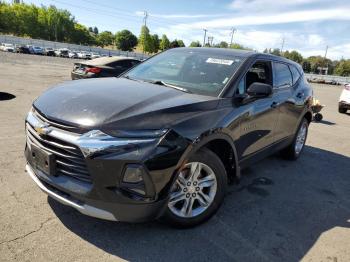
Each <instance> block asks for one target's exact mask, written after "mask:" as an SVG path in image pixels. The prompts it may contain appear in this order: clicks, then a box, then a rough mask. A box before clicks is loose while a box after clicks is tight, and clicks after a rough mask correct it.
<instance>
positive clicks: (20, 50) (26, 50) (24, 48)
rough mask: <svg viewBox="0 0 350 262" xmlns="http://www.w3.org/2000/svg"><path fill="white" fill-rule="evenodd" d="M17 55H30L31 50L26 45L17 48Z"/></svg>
mask: <svg viewBox="0 0 350 262" xmlns="http://www.w3.org/2000/svg"><path fill="white" fill-rule="evenodd" d="M16 53H22V54H30V50H29V47H28V46H25V45H22V46H17V47H16Z"/></svg>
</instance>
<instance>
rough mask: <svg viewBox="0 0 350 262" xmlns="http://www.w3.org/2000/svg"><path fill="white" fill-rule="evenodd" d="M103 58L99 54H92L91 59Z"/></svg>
mask: <svg viewBox="0 0 350 262" xmlns="http://www.w3.org/2000/svg"><path fill="white" fill-rule="evenodd" d="M100 57H101V56H100V55H99V54H98V53H91V59H95V58H100Z"/></svg>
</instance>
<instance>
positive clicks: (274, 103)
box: [271, 102, 279, 108]
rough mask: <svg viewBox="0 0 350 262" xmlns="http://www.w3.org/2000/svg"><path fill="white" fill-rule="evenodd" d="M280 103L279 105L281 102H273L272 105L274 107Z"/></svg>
mask: <svg viewBox="0 0 350 262" xmlns="http://www.w3.org/2000/svg"><path fill="white" fill-rule="evenodd" d="M278 105H279V103H277V102H273V103H272V104H271V107H272V108H276V107H278Z"/></svg>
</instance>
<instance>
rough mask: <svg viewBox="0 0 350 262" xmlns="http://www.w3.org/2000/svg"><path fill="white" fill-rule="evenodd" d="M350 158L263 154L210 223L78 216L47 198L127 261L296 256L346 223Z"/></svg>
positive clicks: (68, 222) (74, 225) (72, 223)
mask: <svg viewBox="0 0 350 262" xmlns="http://www.w3.org/2000/svg"><path fill="white" fill-rule="evenodd" d="M349 170H350V158H349V157H346V156H343V155H340V154H336V153H333V152H330V151H325V150H321V149H318V148H314V147H310V146H306V147H305V150H304V152H303V155H302V156H301V158H300V159H299V160H298V161H295V162H293V161H285V160H282V159H280V158H279V157H277V156H272V157H270V158H267V159H265V160H263V161H261V162H259V163H257V164H256V165H254V166H252V167H250V168H249V169H247V170H245V171H244V172H243V178H242V182H241V184H240V185H236V186H230V187H229V192H228V194H227V197H226V199H225V202H224V204H223V205H222V206H221V208H220V210H219V212H218V213H217V215H215V216H214V217H213V218H212V219H211V220H210V221H209V222H207V223H205V224H203V225H201V226H199V227H196V228H193V229H187V230H178V229H173V228H169V227H167V226H166V225H163V224H161V223H159V222H152V223H147V224H127V223H117V222H109V221H102V220H98V219H94V218H90V217H87V216H84V215H81V214H80V213H78V212H77V211H74V210H72V212H69V213H68V214H65V215H61V216H60V214H63V212H67V211H69V209H70V208H69V207H66V206H63V205H61V204H59V203H57V202H56V201H54V200H52V199H50V198H49V204H50V206H51V207H52V209H53V211H54V212H55V213H56V214H57V215H58V216H59V219H60V220H61V221H62V223H63V224H64V225H65V226H66V227H67V228H68V229H69V230H71V231H72V232H74V233H75V234H77V235H78V236H80V237H81V238H82V239H84V240H86V241H88V242H89V243H91V244H93V245H95V246H96V247H98V248H100V249H102V250H104V251H106V252H108V253H109V254H112V255H115V256H118V257H120V258H123V259H127V260H131V261H184V260H186V261H213V260H215V261H299V260H300V259H301V258H303V256H304V255H305V254H306V253H307V252H308V251H309V250H310V249H311V247H313V245H314V244H315V243H316V242H317V239H318V238H319V237H320V235H321V234H322V233H324V232H325V231H327V230H331V229H332V228H334V227H345V228H349V227H350V223H349V222H347V221H348V220H349V218H350V213H349V210H350V201H349V199H350V191H349V188H350V176H349V173H348V172H349Z"/></svg>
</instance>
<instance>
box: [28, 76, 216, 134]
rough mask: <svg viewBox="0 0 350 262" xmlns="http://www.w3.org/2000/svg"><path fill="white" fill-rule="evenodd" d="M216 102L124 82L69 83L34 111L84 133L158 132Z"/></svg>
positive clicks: (44, 97) (48, 93)
mask: <svg viewBox="0 0 350 262" xmlns="http://www.w3.org/2000/svg"><path fill="white" fill-rule="evenodd" d="M218 101H219V99H218V98H216V97H209V96H202V95H195V94H189V93H185V92H182V91H180V90H176V89H173V88H171V87H166V86H160V85H155V84H150V83H145V82H139V81H134V80H128V79H125V78H100V79H98V78H96V79H87V80H76V81H69V82H65V83H63V84H60V85H58V86H55V87H53V88H51V89H49V90H47V91H46V92H45V93H43V94H42V95H41V96H40V97H39V98H38V99H37V100H36V101H35V102H34V107H35V108H36V109H37V110H38V111H39V112H40V113H42V114H43V115H45V116H46V117H47V118H48V119H51V120H53V121H57V122H60V123H64V124H68V125H72V126H76V127H80V128H83V129H101V130H103V129H104V130H106V129H126V130H135V129H158V128H167V127H171V125H173V124H175V123H177V122H179V121H181V120H182V119H188V118H189V117H191V116H193V115H194V114H200V113H202V112H203V111H208V110H211V109H215V108H216V106H217V104H218Z"/></svg>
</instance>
